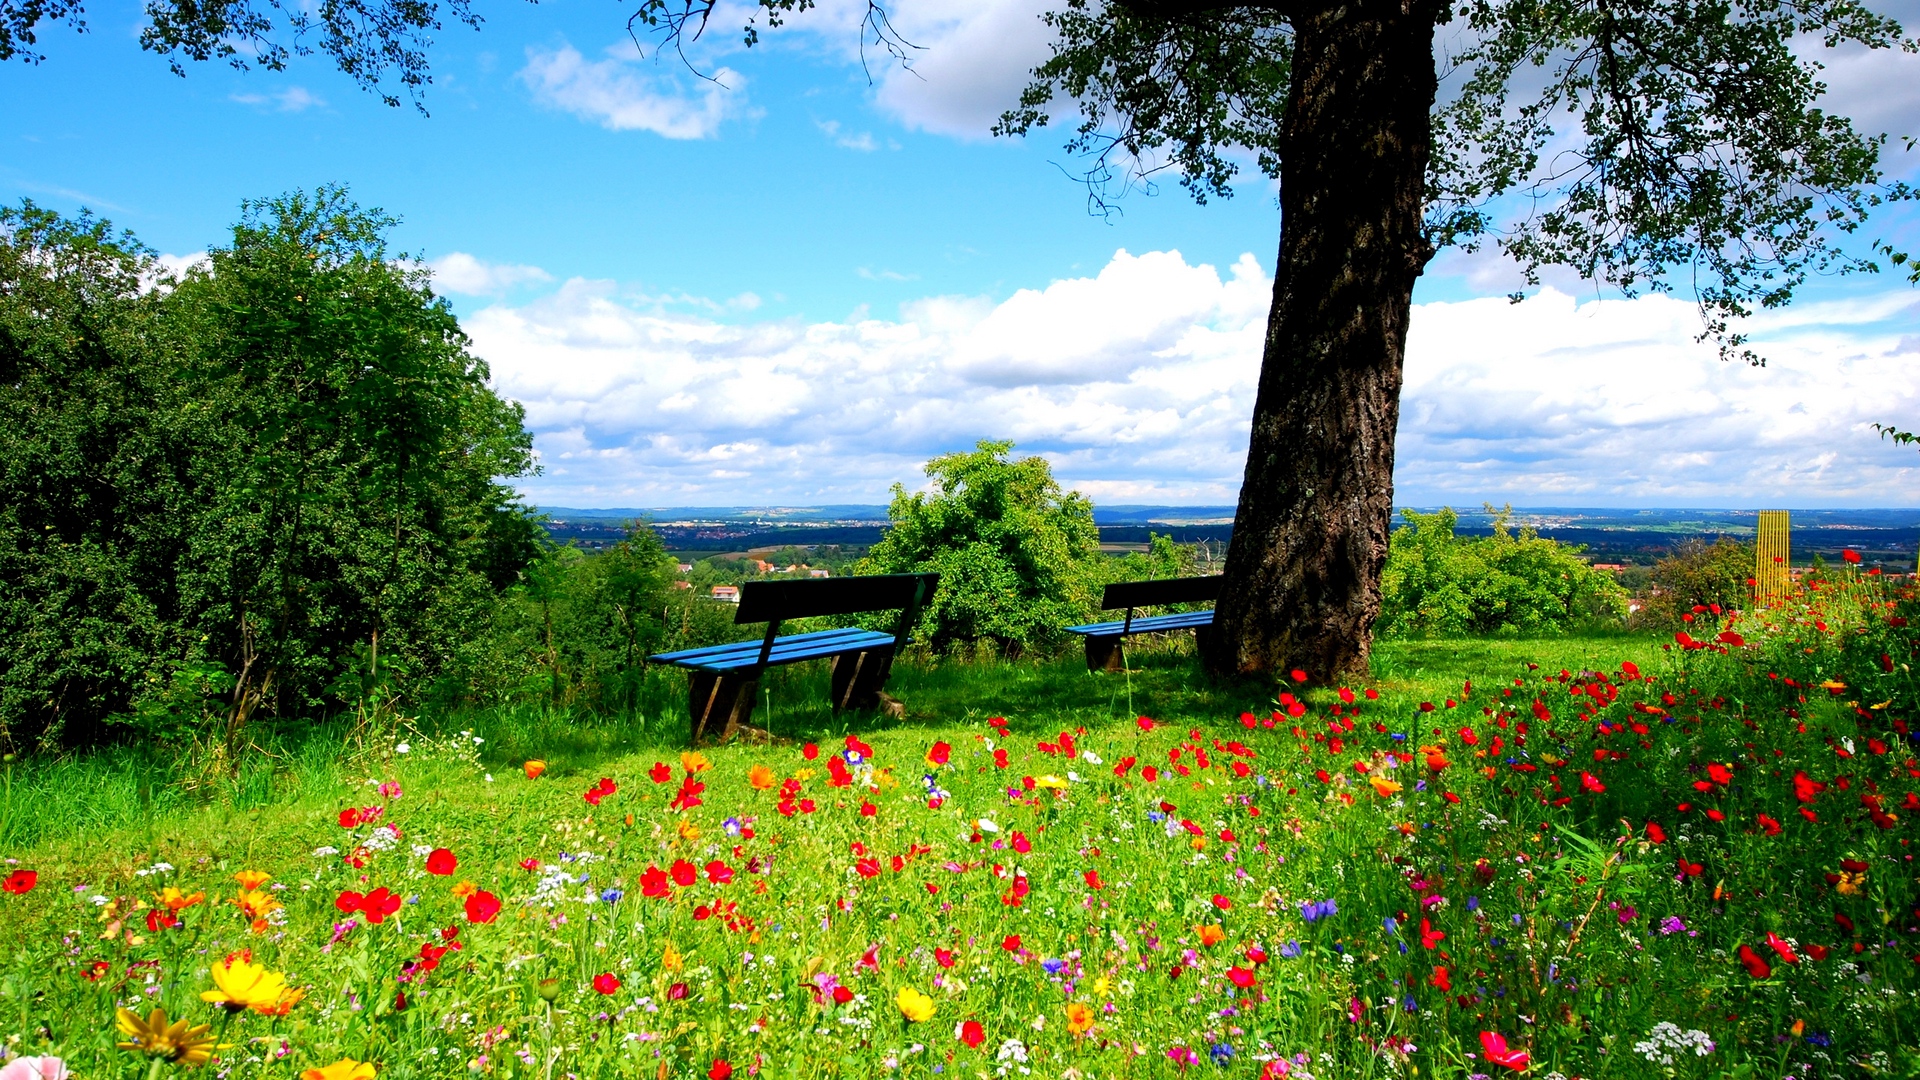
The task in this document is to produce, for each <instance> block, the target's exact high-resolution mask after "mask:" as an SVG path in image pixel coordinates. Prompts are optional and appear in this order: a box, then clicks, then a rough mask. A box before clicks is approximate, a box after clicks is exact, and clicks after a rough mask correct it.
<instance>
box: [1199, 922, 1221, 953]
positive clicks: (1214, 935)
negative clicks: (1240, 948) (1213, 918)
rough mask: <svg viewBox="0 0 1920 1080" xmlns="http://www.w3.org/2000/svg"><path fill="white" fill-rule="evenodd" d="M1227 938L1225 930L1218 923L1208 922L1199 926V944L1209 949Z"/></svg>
mask: <svg viewBox="0 0 1920 1080" xmlns="http://www.w3.org/2000/svg"><path fill="white" fill-rule="evenodd" d="M1226 939H1227V932H1226V931H1225V930H1222V929H1220V927H1219V926H1218V925H1215V924H1209V925H1206V926H1202V927H1200V944H1202V945H1204V946H1206V947H1207V948H1209V949H1211V948H1213V947H1214V946H1215V945H1218V944H1220V943H1221V942H1222V941H1225V940H1226Z"/></svg>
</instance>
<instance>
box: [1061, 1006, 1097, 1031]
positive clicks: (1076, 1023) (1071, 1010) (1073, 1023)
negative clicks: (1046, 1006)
mask: <svg viewBox="0 0 1920 1080" xmlns="http://www.w3.org/2000/svg"><path fill="white" fill-rule="evenodd" d="M1092 1027H1093V1010H1092V1009H1089V1008H1087V1007H1086V1006H1085V1005H1082V1004H1080V1003H1079V1002H1077V1001H1073V1002H1069V1003H1068V1004H1067V1030H1068V1031H1071V1032H1072V1033H1074V1034H1075V1035H1085V1034H1086V1033H1087V1031H1088V1030H1089V1029H1090V1028H1092Z"/></svg>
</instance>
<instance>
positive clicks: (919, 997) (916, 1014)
mask: <svg viewBox="0 0 1920 1080" xmlns="http://www.w3.org/2000/svg"><path fill="white" fill-rule="evenodd" d="M893 1003H894V1004H895V1005H898V1006H900V1015H901V1016H904V1017H906V1018H907V1019H908V1020H910V1021H912V1022H913V1023H916V1024H924V1023H926V1022H927V1021H928V1020H930V1019H932V1017H933V999H932V998H930V997H928V996H927V995H925V994H923V993H921V992H920V991H918V990H915V989H914V988H913V987H911V986H903V987H901V988H900V992H899V993H898V994H895V995H894V996H893Z"/></svg>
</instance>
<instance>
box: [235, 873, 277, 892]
mask: <svg viewBox="0 0 1920 1080" xmlns="http://www.w3.org/2000/svg"><path fill="white" fill-rule="evenodd" d="M233 880H235V881H237V882H239V883H240V888H241V890H242V891H244V892H253V891H255V890H257V889H258V888H260V886H262V885H265V884H266V883H267V882H269V881H272V880H273V875H272V874H268V873H263V872H261V871H259V870H242V871H240V872H239V873H237V874H235V875H233Z"/></svg>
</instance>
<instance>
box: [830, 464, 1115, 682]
mask: <svg viewBox="0 0 1920 1080" xmlns="http://www.w3.org/2000/svg"><path fill="white" fill-rule="evenodd" d="M1012 452H1013V444H1012V443H1010V442H991V441H982V442H980V443H979V444H978V445H977V446H976V448H975V449H974V450H972V451H969V452H961V453H953V454H945V455H942V456H940V457H937V458H934V459H933V460H932V461H929V462H927V465H926V473H927V475H928V476H929V477H931V478H932V479H933V490H932V491H931V492H914V493H911V494H910V493H908V491H907V490H906V488H905V487H903V486H902V485H899V484H895V485H894V486H893V500H892V502H891V504H889V505H888V507H887V518H888V520H889V522H890V524H889V525H888V528H887V532H886V535H884V536H882V537H881V538H880V542H879V543H877V544H875V545H874V546H873V548H872V549H871V550H870V551H868V553H867V557H866V558H865V559H864V560H862V561H861V563H860V565H859V570H860V572H861V573H869V574H895V573H907V572H922V571H929V570H931V571H936V572H938V573H939V574H940V589H939V592H937V593H936V594H935V595H934V598H933V601H932V603H930V604H929V605H928V606H927V608H926V610H925V612H924V614H923V616H922V621H921V629H920V630H919V631H918V634H919V635H920V636H921V638H922V639H923V640H928V641H930V642H931V643H932V645H933V647H934V648H936V649H944V648H947V647H949V646H951V645H954V644H956V643H960V642H968V643H971V642H978V641H990V642H993V643H994V644H996V645H998V646H999V647H1000V648H1001V649H1002V650H1004V651H1007V652H1018V651H1020V650H1022V649H1025V648H1028V647H1031V646H1034V645H1037V644H1041V643H1044V642H1047V641H1050V640H1052V639H1053V637H1055V636H1056V635H1057V634H1058V632H1059V630H1060V628H1061V627H1063V626H1068V625H1070V624H1072V623H1074V622H1076V621H1079V620H1080V619H1081V618H1082V617H1084V616H1085V615H1086V614H1087V613H1088V612H1090V611H1091V609H1092V607H1093V602H1094V595H1093V589H1094V587H1095V584H1096V579H1097V577H1098V575H1099V574H1100V573H1101V570H1102V567H1101V564H1100V560H1101V558H1102V557H1101V555H1100V531H1099V530H1098V529H1097V528H1095V527H1094V524H1093V504H1092V503H1091V502H1089V501H1088V500H1087V498H1086V497H1085V496H1084V495H1081V494H1080V493H1078V492H1073V491H1065V492H1063V491H1061V490H1060V484H1059V482H1058V481H1056V480H1054V478H1053V470H1052V468H1051V467H1050V466H1049V465H1048V464H1047V462H1046V459H1044V458H1040V457H1025V458H1019V459H1017V460H1016V459H1013V458H1011V457H1010V456H1009V455H1010V454H1011V453H1012Z"/></svg>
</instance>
